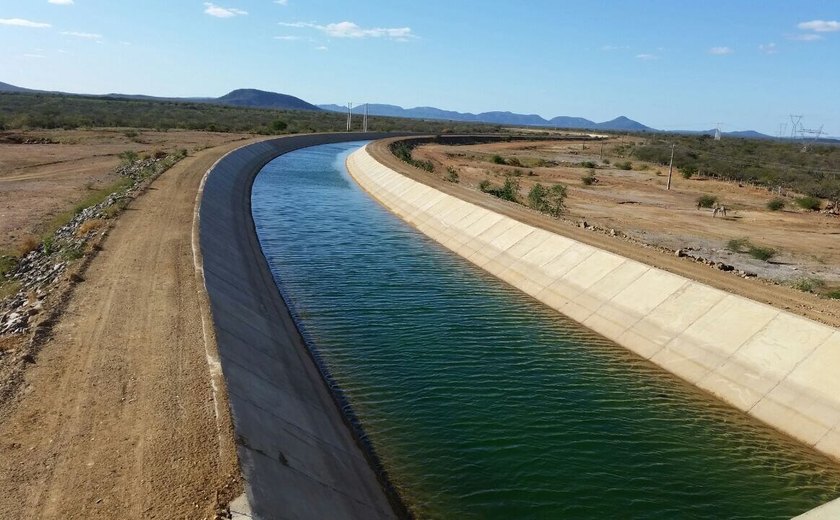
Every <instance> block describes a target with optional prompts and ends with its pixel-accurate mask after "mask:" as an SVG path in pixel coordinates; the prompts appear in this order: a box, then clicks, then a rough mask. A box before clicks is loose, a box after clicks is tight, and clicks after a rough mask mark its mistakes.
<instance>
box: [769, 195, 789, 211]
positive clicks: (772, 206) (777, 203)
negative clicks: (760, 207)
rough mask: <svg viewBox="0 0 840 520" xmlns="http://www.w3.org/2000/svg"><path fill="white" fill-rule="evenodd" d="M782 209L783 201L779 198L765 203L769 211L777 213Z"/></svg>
mask: <svg viewBox="0 0 840 520" xmlns="http://www.w3.org/2000/svg"><path fill="white" fill-rule="evenodd" d="M784 207H785V199H783V198H781V197H776V198H774V199H771V200H770V201H769V202H768V203H767V209H769V210H770V211H779V210H781V209H784Z"/></svg>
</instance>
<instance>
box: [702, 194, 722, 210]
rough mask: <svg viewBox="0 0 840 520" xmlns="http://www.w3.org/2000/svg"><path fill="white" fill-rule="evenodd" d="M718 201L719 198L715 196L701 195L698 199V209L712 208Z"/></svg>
mask: <svg viewBox="0 0 840 520" xmlns="http://www.w3.org/2000/svg"><path fill="white" fill-rule="evenodd" d="M717 201H718V198H717V197H715V196H714V195H700V196H699V197H697V207H698V208H711V207H713V206H714V205H715V204H716V203H717Z"/></svg>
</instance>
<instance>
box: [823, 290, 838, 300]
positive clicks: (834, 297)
mask: <svg viewBox="0 0 840 520" xmlns="http://www.w3.org/2000/svg"><path fill="white" fill-rule="evenodd" d="M825 295H826V296H827V297H829V298H831V299H832V300H840V290H837V289H835V290H833V291H828V292H827V293H825Z"/></svg>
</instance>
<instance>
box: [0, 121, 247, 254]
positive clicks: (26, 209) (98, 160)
mask: <svg viewBox="0 0 840 520" xmlns="http://www.w3.org/2000/svg"><path fill="white" fill-rule="evenodd" d="M246 137H247V136H245V135H240V134H225V133H210V132H190V131H177V130H171V131H168V132H153V131H145V130H131V129H110V130H109V129H97V130H39V131H26V132H21V131H6V132H0V254H3V253H4V251H8V252H12V253H14V252H16V248H17V247H18V245H19V244H20V243H21V241H23V240H25V239H26V237H27V236H30V235H34V236H38V235H40V234H41V233H42V232H43V231H44V228H45V226H46V225H47V224H48V223H49V222H50V220H51V219H53V218H54V217H55V216H57V215H60V214H62V213H64V212H66V211H68V210H70V209H72V208H73V206H74V205H75V204H77V203H78V202H79V201H81V200H83V199H85V197H87V196H88V195H89V194H90V193H92V192H93V191H95V190H98V189H102V188H105V187H108V186H109V185H111V184H113V183H114V182H116V181H117V180H118V179H117V177H116V175H115V174H114V170H115V168H116V167H117V166H118V165H119V164H120V158H119V154H120V153H122V152H125V151H133V152H135V153H137V154H138V155H139V156H141V157H142V156H143V155H146V154H152V153H154V152H156V151H164V152H174V151H176V150H180V149H186V150H187V151H188V152H190V153H195V152H197V151H199V150H203V149H205V148H208V147H212V146H218V145H220V144H223V143H226V142H231V141H237V140H241V139H244V138H246Z"/></svg>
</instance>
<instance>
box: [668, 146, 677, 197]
mask: <svg viewBox="0 0 840 520" xmlns="http://www.w3.org/2000/svg"><path fill="white" fill-rule="evenodd" d="M675 146H676V143H672V144H671V164H669V165H668V189H669V190H670V189H671V174H672V173H674V147H675Z"/></svg>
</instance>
